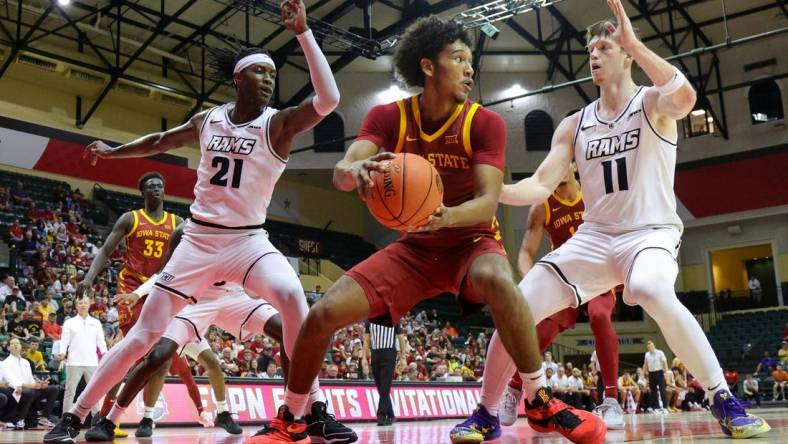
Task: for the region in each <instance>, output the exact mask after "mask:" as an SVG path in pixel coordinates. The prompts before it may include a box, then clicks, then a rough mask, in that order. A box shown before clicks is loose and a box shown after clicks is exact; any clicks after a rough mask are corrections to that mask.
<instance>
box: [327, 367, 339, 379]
mask: <svg viewBox="0 0 788 444" xmlns="http://www.w3.org/2000/svg"><path fill="white" fill-rule="evenodd" d="M326 379H339V367H337V365H336V364H328V366H327V367H326Z"/></svg>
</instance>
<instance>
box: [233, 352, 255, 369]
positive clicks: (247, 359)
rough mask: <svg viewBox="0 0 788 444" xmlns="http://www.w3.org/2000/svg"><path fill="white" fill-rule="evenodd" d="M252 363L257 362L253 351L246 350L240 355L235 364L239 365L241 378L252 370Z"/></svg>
mask: <svg viewBox="0 0 788 444" xmlns="http://www.w3.org/2000/svg"><path fill="white" fill-rule="evenodd" d="M252 361H256V359H255V358H254V354H253V353H252V351H251V350H249V349H248V348H247V349H244V350H242V351H241V352H240V353H239V357H238V359H237V360H236V361H235V363H236V364H237V365H238V372H239V376H241V375H243V374H244V373H248V372H250V371H251V370H252Z"/></svg>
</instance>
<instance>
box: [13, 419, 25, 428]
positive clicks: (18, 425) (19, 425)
mask: <svg viewBox="0 0 788 444" xmlns="http://www.w3.org/2000/svg"><path fill="white" fill-rule="evenodd" d="M14 428H15V429H17V430H24V429H25V420H24V419H20V420H19V421H17V422H16V424H14Z"/></svg>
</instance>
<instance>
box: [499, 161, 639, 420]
mask: <svg viewBox="0 0 788 444" xmlns="http://www.w3.org/2000/svg"><path fill="white" fill-rule="evenodd" d="M584 209H585V206H584V205H583V194H582V192H581V191H580V184H579V183H578V182H577V179H575V173H574V169H570V171H569V173H567V175H566V177H565V178H564V180H563V181H561V183H560V184H559V185H558V187H556V189H555V192H553V194H551V195H550V196H549V197H548V198H547V200H545V201H544V203H543V204H542V205H534V206H533V207H531V210H530V211H529V213H528V225H527V226H528V231H526V233H525V237H523V243H522V246H521V247H520V254H519V256H518V258H517V268H518V269H519V271H520V273H521V274H522V275H523V276H525V275H526V274H527V273H528V271H529V270H530V269H531V268H532V267H533V263H534V258H535V257H536V253H537V252H538V251H539V247H540V245H541V244H542V237H543V235H545V234H546V235H547V237H548V239H550V250H555V249H556V248H558V247H559V246H560V245H561V244H563V243H564V242H566V241H567V240H569V238H570V237H572V235H573V234H575V231H577V228H578V227H579V226H580V224H582V223H583V210H584ZM615 306H616V295H615V293H613V292H612V291H608V292H607V293H604V294H602V295H600V296H597V297H596V298H594V299H592V300H591V301H590V302H589V303H588V306H587V307H588V318H589V323H590V324H591V331H592V333H593V334H594V340H595V341H594V342H595V343H596V350H597V355H598V360H599V367H600V373H601V380H602V381H603V382H604V397H605V398H604V401H603V402H602V404H601V405H600V406H599V407H597V414H598V415H599V416H600V417H602V419H603V420H604V421H605V424H606V425H607V427H608V429H620V428H622V427H623V426H624V417H623V414H624V412H623V411H622V410H621V406H620V405H619V404H618V401H617V399H618V386H617V385H616V381H617V377H618V336H617V335H616V332H615V330H614V329H613V323H612V321H611V319H610V318H611V315H612V313H613V309H614V308H615ZM579 315H580V309H579V308H574V307H569V308H566V309H564V310H561V311H559V312H558V313H556V314H554V315H552V316H550V317H548V318H546V319H544V320H543V321H541V322H540V323H539V324H537V325H536V334H537V336H538V338H539V350H540V351H541V352H542V353H544V351H545V350H546V349H547V347H549V346H550V344H552V342H553V340H554V339H555V338H556V336H558V335H559V334H560V333H561V332H563V331H564V330H569V329H572V328H575V323H576V321H577V317H578V316H579ZM522 384H523V382H522V380H521V379H520V375H519V373H517V372H515V373H514V375H513V376H512V379H511V381H509V386H508V387H507V392H506V394H505V395H504V400H503V403H502V405H501V411H500V415H501V424H503V425H506V426H509V425H512V424H514V422H515V421H516V420H517V405H518V404H519V402H520V398H521V397H522Z"/></svg>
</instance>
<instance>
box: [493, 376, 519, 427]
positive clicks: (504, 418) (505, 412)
mask: <svg viewBox="0 0 788 444" xmlns="http://www.w3.org/2000/svg"><path fill="white" fill-rule="evenodd" d="M522 399H523V391H522V390H517V389H515V388H512V387H511V386H509V385H507V386H506V391H505V392H504V394H503V401H501V406H500V408H499V410H498V416H499V417H500V421H501V425H504V426H510V425H512V424H514V423H515V422H517V407H518V406H519V405H520V401H521V400H522Z"/></svg>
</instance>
